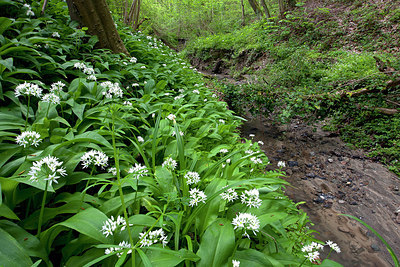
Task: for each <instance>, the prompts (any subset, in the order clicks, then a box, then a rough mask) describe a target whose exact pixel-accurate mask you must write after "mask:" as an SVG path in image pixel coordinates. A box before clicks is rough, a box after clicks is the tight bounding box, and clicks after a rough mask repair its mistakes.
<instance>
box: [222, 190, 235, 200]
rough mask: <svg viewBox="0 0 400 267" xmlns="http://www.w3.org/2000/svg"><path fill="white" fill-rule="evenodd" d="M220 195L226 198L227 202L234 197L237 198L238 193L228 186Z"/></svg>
mask: <svg viewBox="0 0 400 267" xmlns="http://www.w3.org/2000/svg"><path fill="white" fill-rule="evenodd" d="M220 196H221V198H222V199H223V200H228V202H231V201H232V202H233V201H235V200H236V199H238V194H237V193H236V191H235V189H233V188H229V189H228V190H226V191H225V192H223V193H221V194H220Z"/></svg>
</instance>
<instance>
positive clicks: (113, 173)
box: [107, 167, 117, 175]
mask: <svg viewBox="0 0 400 267" xmlns="http://www.w3.org/2000/svg"><path fill="white" fill-rule="evenodd" d="M107 172H109V173H112V175H117V168H115V167H111V168H108V170H107Z"/></svg>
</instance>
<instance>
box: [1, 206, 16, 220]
mask: <svg viewBox="0 0 400 267" xmlns="http://www.w3.org/2000/svg"><path fill="white" fill-rule="evenodd" d="M0 216H1V217H5V218H8V219H12V220H19V218H18V216H17V215H16V214H15V213H14V212H13V211H12V210H11V209H10V208H9V207H7V205H6V204H4V203H2V204H0Z"/></svg>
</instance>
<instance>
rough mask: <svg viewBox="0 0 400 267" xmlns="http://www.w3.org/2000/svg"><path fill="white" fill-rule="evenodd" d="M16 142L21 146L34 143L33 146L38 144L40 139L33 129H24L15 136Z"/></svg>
mask: <svg viewBox="0 0 400 267" xmlns="http://www.w3.org/2000/svg"><path fill="white" fill-rule="evenodd" d="M16 139H17V141H16V142H17V144H18V145H20V146H23V147H26V146H31V145H34V146H35V147H36V146H38V145H39V143H40V142H41V141H42V139H40V134H38V133H37V132H35V131H26V132H23V133H21V134H20V135H18V136H17V138H16Z"/></svg>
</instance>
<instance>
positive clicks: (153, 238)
mask: <svg viewBox="0 0 400 267" xmlns="http://www.w3.org/2000/svg"><path fill="white" fill-rule="evenodd" d="M139 239H141V240H140V247H150V246H151V245H153V244H156V243H157V242H161V243H162V245H163V247H164V246H165V245H166V244H167V243H168V241H167V236H166V235H165V234H164V230H163V229H161V228H160V229H158V230H154V231H150V232H149V233H148V234H147V235H146V233H140V234H139Z"/></svg>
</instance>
